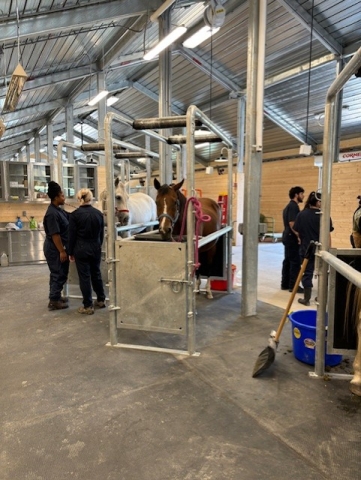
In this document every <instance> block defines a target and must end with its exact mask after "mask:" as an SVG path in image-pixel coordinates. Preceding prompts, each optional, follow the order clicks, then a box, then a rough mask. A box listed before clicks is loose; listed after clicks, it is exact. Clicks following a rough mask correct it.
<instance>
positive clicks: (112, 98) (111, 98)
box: [107, 97, 119, 107]
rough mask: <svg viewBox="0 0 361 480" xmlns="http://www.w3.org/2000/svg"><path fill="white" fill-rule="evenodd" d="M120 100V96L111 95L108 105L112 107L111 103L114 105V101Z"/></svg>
mask: <svg viewBox="0 0 361 480" xmlns="http://www.w3.org/2000/svg"><path fill="white" fill-rule="evenodd" d="M118 100H119V98H118V97H109V98H107V106H108V107H110V106H111V105H114V103H117V102H118Z"/></svg>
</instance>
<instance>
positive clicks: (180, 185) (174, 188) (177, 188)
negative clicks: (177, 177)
mask: <svg viewBox="0 0 361 480" xmlns="http://www.w3.org/2000/svg"><path fill="white" fill-rule="evenodd" d="M183 183H184V178H183V180H182V181H181V182H179V183H176V184H175V185H174V186H173V187H172V188H173V190H175V191H177V190H179V189H180V188H181V187H182V185H183Z"/></svg>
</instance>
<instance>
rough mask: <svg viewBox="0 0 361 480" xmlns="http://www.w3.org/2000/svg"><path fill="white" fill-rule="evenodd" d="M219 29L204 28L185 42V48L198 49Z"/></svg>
mask: <svg viewBox="0 0 361 480" xmlns="http://www.w3.org/2000/svg"><path fill="white" fill-rule="evenodd" d="M219 28H220V27H218V28H212V27H208V26H205V27H202V28H201V29H200V30H198V32H196V33H195V34H194V35H192V36H191V37H189V38H187V40H185V41H184V42H183V47H186V48H195V47H197V46H198V45H199V44H200V43H202V42H204V40H207V38H209V37H211V36H212V35H214V34H215V33H217V32H218V30H219Z"/></svg>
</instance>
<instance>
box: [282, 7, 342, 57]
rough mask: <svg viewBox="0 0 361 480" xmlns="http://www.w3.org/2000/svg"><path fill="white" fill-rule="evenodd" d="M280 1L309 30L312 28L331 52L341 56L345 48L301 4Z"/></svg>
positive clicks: (314, 34) (314, 33)
mask: <svg viewBox="0 0 361 480" xmlns="http://www.w3.org/2000/svg"><path fill="white" fill-rule="evenodd" d="M278 3H279V4H280V5H282V6H283V8H285V9H286V10H287V11H288V12H289V13H290V14H291V15H292V16H293V17H294V18H295V19H296V20H297V21H298V22H299V23H300V24H301V25H303V26H304V27H305V28H306V29H307V30H308V31H309V32H310V31H311V28H312V35H313V36H314V37H315V38H317V40H319V42H321V43H322V45H323V46H324V47H326V48H327V50H329V51H330V52H331V53H334V54H335V55H339V56H341V55H342V53H343V48H342V45H341V44H340V43H338V42H337V40H335V39H334V38H333V37H332V35H330V34H329V33H328V32H327V31H326V30H325V29H324V28H323V27H321V25H320V24H318V23H317V22H316V20H315V18H313V19H312V16H311V15H310V14H309V13H308V12H307V10H305V9H304V8H303V6H301V5H300V4H299V3H298V2H297V1H296V0H278Z"/></svg>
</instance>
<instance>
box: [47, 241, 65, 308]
mask: <svg viewBox="0 0 361 480" xmlns="http://www.w3.org/2000/svg"><path fill="white" fill-rule="evenodd" d="M44 255H45V258H46V261H47V263H48V267H49V270H50V281H49V285H50V290H49V300H52V301H55V302H57V301H59V300H60V299H61V292H62V290H63V287H64V285H65V283H66V281H67V279H68V272H69V262H61V261H60V254H59V251H58V249H57V248H56V246H55V245H54V244H53V243H52V242H50V241H49V240H45V243H44Z"/></svg>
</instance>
